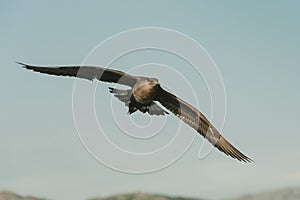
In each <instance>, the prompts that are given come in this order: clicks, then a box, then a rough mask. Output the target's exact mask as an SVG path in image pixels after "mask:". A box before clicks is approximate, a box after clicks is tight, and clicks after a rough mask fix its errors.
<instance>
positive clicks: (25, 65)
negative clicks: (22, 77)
mask: <svg viewBox="0 0 300 200" xmlns="http://www.w3.org/2000/svg"><path fill="white" fill-rule="evenodd" d="M16 63H17V64H19V65H21V66H22V67H23V68H26V69H28V66H29V65H27V64H25V63H22V62H18V61H16Z"/></svg>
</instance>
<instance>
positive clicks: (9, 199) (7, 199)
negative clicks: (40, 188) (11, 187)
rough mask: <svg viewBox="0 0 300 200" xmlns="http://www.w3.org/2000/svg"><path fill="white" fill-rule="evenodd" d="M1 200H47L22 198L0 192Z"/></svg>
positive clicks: (10, 193)
mask: <svg viewBox="0 0 300 200" xmlns="http://www.w3.org/2000/svg"><path fill="white" fill-rule="evenodd" d="M0 200H46V199H43V198H37V197H32V196H21V195H18V194H15V193H12V192H9V191H0Z"/></svg>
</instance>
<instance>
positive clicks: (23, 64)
mask: <svg viewBox="0 0 300 200" xmlns="http://www.w3.org/2000/svg"><path fill="white" fill-rule="evenodd" d="M16 63H17V64H19V65H22V66H26V64H25V63H22V62H19V61H16Z"/></svg>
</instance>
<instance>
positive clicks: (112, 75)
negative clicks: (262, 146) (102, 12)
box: [19, 63, 252, 162]
mask: <svg viewBox="0 0 300 200" xmlns="http://www.w3.org/2000/svg"><path fill="white" fill-rule="evenodd" d="M19 64H21V65H22V66H23V67H24V68H26V69H29V70H33V71H36V72H40V73H45V74H51V75H57V76H72V77H78V78H83V79H87V80H94V79H97V80H99V81H104V82H111V83H118V84H121V85H127V86H129V87H131V89H128V90H121V89H116V88H111V87H110V88H109V91H110V92H111V93H112V94H113V95H114V96H115V97H116V98H118V99H119V100H120V101H122V102H124V103H125V105H126V106H128V113H129V114H132V113H134V112H136V111H138V110H139V111H141V112H142V113H146V112H147V113H149V114H150V115H165V114H168V112H167V111H166V110H165V109H163V108H162V107H161V106H160V105H158V104H157V102H159V103H160V104H161V105H162V106H163V107H165V108H166V109H168V110H169V111H171V112H172V113H173V114H174V115H176V116H177V117H178V118H180V119H181V120H182V121H184V122H185V123H186V124H188V125H189V126H190V127H192V128H193V129H195V130H196V131H197V132H198V133H200V134H201V135H202V136H203V137H205V138H206V139H207V140H208V141H209V142H210V143H212V145H214V146H215V147H216V148H217V149H219V150H220V151H222V152H224V153H225V154H226V155H228V156H231V157H232V158H235V159H238V160H239V161H243V162H251V161H252V160H251V159H250V158H248V157H247V156H245V155H244V154H243V153H241V152H240V151H239V150H238V149H236V148H235V147H234V146H233V145H231V144H230V143H229V142H228V141H227V140H226V139H225V138H224V137H223V136H222V135H221V134H220V133H219V131H218V130H217V129H216V128H215V127H214V126H213V125H212V124H211V123H210V122H209V121H208V120H207V118H206V117H205V116H204V115H203V114H202V113H201V112H200V111H199V110H197V109H196V108H194V107H193V106H192V105H190V104H188V103H187V102H185V101H184V100H182V99H180V98H178V97H176V96H175V95H173V94H171V93H169V92H167V91H166V90H164V89H162V88H161V86H160V84H159V83H158V80H157V79H155V78H147V77H140V76H133V75H129V74H126V73H124V72H121V71H117V70H112V69H107V68H103V67H95V66H57V67H43V66H32V65H27V64H23V63H19Z"/></svg>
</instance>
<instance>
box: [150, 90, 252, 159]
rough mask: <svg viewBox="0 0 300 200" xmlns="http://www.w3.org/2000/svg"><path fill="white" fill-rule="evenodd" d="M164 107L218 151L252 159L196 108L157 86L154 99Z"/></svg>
mask: <svg viewBox="0 0 300 200" xmlns="http://www.w3.org/2000/svg"><path fill="white" fill-rule="evenodd" d="M155 100H157V101H159V102H160V103H161V104H162V105H163V106H164V107H166V108H167V109H168V110H170V111H171V112H172V113H174V114H175V115H176V116H177V117H178V118H180V119H181V120H182V121H184V122H185V123H187V124H188V125H189V126H191V127H192V128H194V129H195V130H196V131H197V132H198V133H200V134H201V135H202V136H203V137H205V138H206V139H207V140H208V141H209V142H210V143H212V144H213V145H214V146H215V147H216V148H218V149H219V150H220V151H222V152H224V153H225V154H226V155H229V156H231V157H232V158H236V159H238V160H239V161H243V162H251V161H252V160H251V159H250V158H248V157H247V156H245V155H244V154H243V153H241V152H240V151H239V150H237V149H236V148H235V147H234V146H233V145H232V144H230V143H229V142H228V141H227V140H226V139H225V138H224V137H223V136H222V135H221V134H220V133H219V131H218V130H217V129H216V128H215V127H214V126H213V125H212V124H211V123H210V122H209V121H208V120H207V118H206V117H205V116H204V115H203V114H202V113H201V112H200V111H199V110H197V109H196V108H194V107H193V106H191V105H190V104H188V103H187V102H185V101H183V100H182V99H180V98H178V97H176V96H175V95H173V94H171V93H169V92H167V91H165V90H164V89H162V88H161V87H159V88H158V93H157V97H156V99H155Z"/></svg>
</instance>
